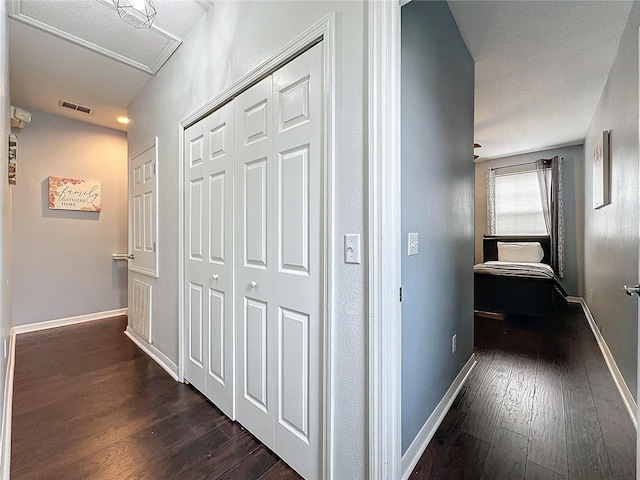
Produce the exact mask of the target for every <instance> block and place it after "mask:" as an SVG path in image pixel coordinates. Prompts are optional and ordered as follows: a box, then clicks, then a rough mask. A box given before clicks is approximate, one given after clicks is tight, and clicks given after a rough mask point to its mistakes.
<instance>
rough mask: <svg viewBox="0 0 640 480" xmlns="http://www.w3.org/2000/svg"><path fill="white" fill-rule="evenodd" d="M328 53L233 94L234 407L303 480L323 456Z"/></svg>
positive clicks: (307, 57) (317, 51)
mask: <svg viewBox="0 0 640 480" xmlns="http://www.w3.org/2000/svg"><path fill="white" fill-rule="evenodd" d="M321 60H322V51H321V48H320V47H318V46H316V47H314V48H312V49H311V50H309V51H307V52H306V53H304V54H302V55H301V56H299V57H297V58H296V59H294V60H293V61H291V62H290V63H288V64H287V65H285V66H284V67H282V68H281V69H279V70H278V71H277V72H275V73H274V74H273V75H272V76H271V77H268V78H266V79H264V80H263V81H261V82H260V83H259V84H257V85H255V86H254V87H253V88H251V89H249V90H248V91H247V92H245V93H243V94H242V95H241V96H239V97H238V98H237V99H236V105H235V112H236V116H235V119H236V202H235V212H236V234H235V242H236V243H235V247H236V249H235V251H236V282H237V283H236V322H237V324H236V331H237V337H236V352H237V388H236V408H237V410H236V413H237V418H238V421H239V422H240V423H242V424H243V425H244V426H246V427H247V428H248V429H249V431H251V432H252V433H253V434H254V435H256V436H257V437H258V438H259V439H260V440H262V441H263V442H264V443H265V444H266V445H267V446H269V447H271V448H272V449H273V450H274V451H275V452H276V453H277V454H278V455H280V457H281V458H282V459H283V460H284V461H285V462H287V463H288V464H289V465H291V466H292V467H293V468H295V469H296V470H297V471H298V472H299V473H301V474H302V475H303V476H305V477H307V478H318V477H319V475H320V474H321V470H320V465H321V463H320V461H321V458H320V454H321V448H320V447H321V444H320V442H321V437H322V435H321V425H320V421H321V418H322V411H321V407H322V401H321V391H322V390H321V385H322V378H321V371H322V368H321V367H322V358H321V344H322V343H321V342H322V328H321V318H322V302H321V300H322V298H323V296H322V289H323V285H322V282H321V279H322V259H323V258H324V251H323V249H324V245H325V242H324V241H323V238H324V237H323V235H324V232H323V223H322V218H323V211H322V191H321V188H322V185H323V182H322V178H323V170H322V144H321V139H322V61H321Z"/></svg>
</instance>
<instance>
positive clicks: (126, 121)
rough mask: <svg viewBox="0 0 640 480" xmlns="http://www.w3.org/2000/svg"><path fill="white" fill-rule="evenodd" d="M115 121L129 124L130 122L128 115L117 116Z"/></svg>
mask: <svg viewBox="0 0 640 480" xmlns="http://www.w3.org/2000/svg"><path fill="white" fill-rule="evenodd" d="M116 121H117V122H118V123H123V124H125V125H129V123H130V122H131V120H130V119H129V118H128V117H118V118H116Z"/></svg>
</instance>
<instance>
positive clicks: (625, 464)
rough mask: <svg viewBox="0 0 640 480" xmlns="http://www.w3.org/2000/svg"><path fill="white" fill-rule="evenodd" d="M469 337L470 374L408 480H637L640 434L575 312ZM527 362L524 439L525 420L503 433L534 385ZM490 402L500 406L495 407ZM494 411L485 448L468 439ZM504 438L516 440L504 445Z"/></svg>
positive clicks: (489, 324)
mask: <svg viewBox="0 0 640 480" xmlns="http://www.w3.org/2000/svg"><path fill="white" fill-rule="evenodd" d="M536 320H537V319H536ZM474 333H475V341H476V349H475V353H476V358H477V361H478V366H477V367H476V371H475V372H473V373H472V374H471V375H470V376H469V378H468V379H467V383H466V384H465V385H464V386H463V387H462V389H461V390H460V393H459V395H458V397H457V398H456V399H455V400H454V402H453V404H452V406H451V409H450V411H449V412H448V413H447V415H446V416H445V419H444V421H443V423H442V424H441V425H440V428H439V429H438V431H437V432H436V433H435V434H434V436H433V438H432V440H431V442H430V443H429V445H428V447H427V449H426V451H425V452H424V454H423V455H422V457H421V458H420V459H419V461H418V464H417V466H416V468H415V470H414V471H413V472H412V474H411V478H412V479H414V480H416V479H430V480H431V479H447V480H452V479H454V480H457V479H461V478H469V479H474V480H476V479H478V478H481V476H482V478H504V479H505V480H512V479H513V478H515V479H518V478H523V477H522V475H523V472H524V478H526V479H527V480H536V479H544V480H561V479H571V480H580V479H589V480H591V479H597V478H616V479H618V478H619V479H623V478H625V479H631V478H634V470H635V454H636V450H635V443H636V442H635V435H636V431H635V429H634V428H633V426H632V424H631V422H630V420H629V416H628V415H627V414H626V407H625V406H624V404H623V402H622V399H621V397H620V394H619V392H618V391H617V389H615V388H611V385H612V384H611V383H610V381H609V378H610V374H609V372H608V371H605V370H604V369H603V363H602V362H603V359H602V354H601V352H600V350H599V348H594V346H596V347H597V343H596V342H595V338H594V337H593V333H592V332H591V329H590V327H589V325H588V322H587V320H586V318H585V317H584V313H583V312H582V310H581V309H580V308H578V309H576V308H572V307H563V308H561V309H560V310H558V312H556V316H555V317H554V318H553V319H551V320H549V321H541V322H539V323H536V321H535V320H534V321H531V320H528V321H527V320H524V319H516V321H514V322H512V321H510V320H509V319H507V320H505V321H497V320H494V319H484V318H483V319H476V322H475V327H474ZM520 335H522V338H520ZM536 348H537V349H538V350H537V351H536ZM509 361H511V362H512V364H511V373H510V375H509V381H508V383H507V384H506V385H507V386H506V387H505V391H506V394H505V395H504V396H503V397H502V398H500V395H496V390H495V386H496V385H497V387H498V389H501V388H502V386H503V385H504V376H505V365H507V364H508V362H509ZM527 362H535V365H536V371H535V383H534V387H533V396H532V398H533V400H532V402H531V421H530V428H529V431H528V434H527V430H526V428H525V427H523V425H526V422H517V421H516V422H511V426H509V423H510V422H509V421H508V419H509V418H520V417H521V414H520V413H519V408H520V406H523V402H522V400H521V398H526V396H527V395H521V392H522V391H529V390H530V388H529V387H528V386H525V385H524V384H525V383H526V379H529V378H531V371H530V368H531V364H528V363H527ZM523 368H524V371H522V369H523ZM525 372H528V373H525ZM607 375H608V376H609V378H607ZM496 379H497V382H496ZM492 382H494V385H493V386H488V384H491V383H492ZM565 391H568V392H569V393H565ZM489 398H493V400H495V401H497V402H498V405H499V406H498V407H494V406H491V405H490V404H491V402H490V401H488V400H487V399H489ZM609 403H610V404H609ZM524 404H525V405H526V402H524ZM514 405H515V406H517V407H515V408H514ZM495 408H497V410H495ZM496 411H497V412H498V413H499V415H498V416H497V420H496V422H495V423H496V426H495V433H496V436H493V437H492V443H491V445H490V444H489V443H488V442H486V441H484V440H481V439H479V438H477V437H475V436H473V435H471V434H469V433H467V432H470V431H475V432H483V435H486V433H487V431H491V432H492V433H493V431H492V429H491V423H492V422H491V418H495V416H494V412H496ZM522 412H526V408H522ZM524 416H525V417H526V413H525V414H524ZM505 419H506V420H505ZM481 424H484V425H483V426H480V425H481ZM514 424H515V425H516V426H513V425H514ZM470 426H474V427H475V430H473V429H470V428H469V427H470ZM513 430H515V431H513ZM518 432H519V433H518ZM509 435H520V436H519V437H518V436H515V437H514V438H515V439H516V441H511V443H509V442H506V443H505V436H509ZM523 439H525V440H526V441H527V444H526V449H525V443H524V441H523ZM518 440H519V441H518ZM567 445H568V447H567ZM506 451H508V452H509V453H507V454H505V453H504V452H506ZM523 451H525V452H526V457H525V459H524V460H523V459H522V452H523ZM489 452H490V454H489ZM514 452H515V453H514ZM518 452H519V453H518ZM514 459H515V460H514ZM607 462H608V463H607ZM523 465H526V467H525V468H524V470H523ZM607 465H610V469H609V470H608V469H607ZM467 466H469V468H467ZM465 472H466V473H465ZM469 472H472V473H469Z"/></svg>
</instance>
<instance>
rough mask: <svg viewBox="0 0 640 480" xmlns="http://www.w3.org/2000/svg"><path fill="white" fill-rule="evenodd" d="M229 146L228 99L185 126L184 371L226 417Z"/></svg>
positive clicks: (229, 405)
mask: <svg viewBox="0 0 640 480" xmlns="http://www.w3.org/2000/svg"><path fill="white" fill-rule="evenodd" d="M233 150H234V122H233V105H232V104H227V105H225V106H224V107H222V108H220V109H219V110H217V111H215V112H214V113H212V114H211V115H210V116H208V117H207V118H206V119H204V120H202V121H200V122H198V123H197V124H196V125H193V126H192V127H190V128H189V129H188V130H187V132H186V153H187V155H186V159H187V172H188V174H187V175H186V176H185V178H186V183H187V185H186V191H187V192H188V196H187V202H186V210H187V212H186V220H187V229H186V231H187V235H186V241H185V246H186V248H187V252H186V256H185V257H186V262H185V282H186V302H185V306H186V309H187V311H186V312H185V318H186V319H187V320H188V327H187V338H188V348H187V362H186V368H185V377H186V378H187V380H188V381H189V382H191V383H192V384H193V385H194V386H195V387H196V388H198V389H199V390H200V391H202V392H203V393H204V394H205V395H206V396H207V398H209V399H210V400H211V401H212V402H213V403H214V404H215V405H216V406H218V407H219V408H220V410H222V411H223V412H224V413H225V414H226V415H228V416H229V417H231V418H232V419H233V418H235V411H234V342H233V338H234V335H233V326H234V321H233V314H234V311H233V287H234V279H233V274H234V270H233V165H234V153H233Z"/></svg>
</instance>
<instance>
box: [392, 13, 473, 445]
mask: <svg viewBox="0 0 640 480" xmlns="http://www.w3.org/2000/svg"><path fill="white" fill-rule="evenodd" d="M473 92H474V65H473V59H472V58H471V56H470V55H469V52H468V51H467V48H466V46H465V44H464V42H463V40H462V37H461V36H460V33H459V32H458V27H457V25H456V23H455V21H454V20H453V17H452V16H451V13H450V11H449V7H448V6H447V4H446V2H417V1H414V2H411V3H409V4H407V5H405V6H404V7H403V8H402V242H401V244H402V451H403V453H404V452H406V450H407V448H408V447H409V446H410V444H411V442H412V441H413V440H414V438H415V437H416V435H417V433H418V432H419V430H420V428H421V427H422V426H423V425H424V423H425V422H426V421H427V419H428V418H429V416H430V415H431V413H432V412H433V411H434V409H435V407H436V405H437V404H438V403H439V402H440V400H441V399H442V398H443V396H444V394H445V392H446V391H447V389H448V388H449V387H450V386H451V384H452V382H453V380H454V378H455V377H456V375H457V374H458V373H459V372H460V370H461V368H462V367H463V365H464V364H465V363H466V362H467V360H468V359H469V357H470V356H471V354H472V352H473V269H472V265H473V175H474V173H473ZM409 232H418V233H419V235H420V239H419V254H418V255H416V256H411V257H409V256H407V249H408V242H407V234H408V233H409ZM454 334H457V343H458V346H457V352H456V353H455V354H452V353H451V337H452V335H454Z"/></svg>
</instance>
